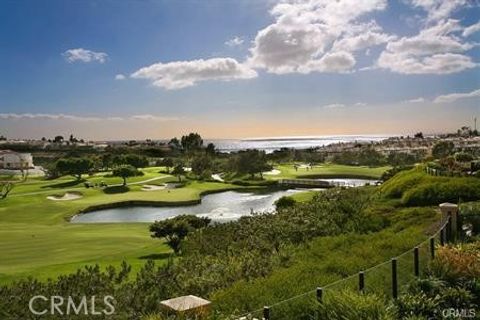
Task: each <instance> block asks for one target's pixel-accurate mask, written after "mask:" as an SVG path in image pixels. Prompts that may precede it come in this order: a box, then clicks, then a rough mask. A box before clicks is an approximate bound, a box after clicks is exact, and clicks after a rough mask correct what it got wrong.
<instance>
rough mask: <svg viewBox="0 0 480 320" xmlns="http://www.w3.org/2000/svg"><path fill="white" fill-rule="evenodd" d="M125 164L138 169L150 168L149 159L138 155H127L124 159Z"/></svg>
mask: <svg viewBox="0 0 480 320" xmlns="http://www.w3.org/2000/svg"><path fill="white" fill-rule="evenodd" d="M123 163H124V164H128V165H131V166H132V167H135V168H137V169H138V168H145V167H148V159H147V158H146V157H141V156H137V155H136V154H129V155H126V156H125V157H124V159H123Z"/></svg>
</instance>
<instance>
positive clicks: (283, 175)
mask: <svg viewBox="0 0 480 320" xmlns="http://www.w3.org/2000/svg"><path fill="white" fill-rule="evenodd" d="M274 167H275V169H276V170H279V171H280V174H276V175H265V178H266V179H271V180H279V179H294V178H367V179H378V178H380V176H381V175H382V173H384V172H385V171H386V170H388V169H390V167H388V166H384V167H365V166H345V165H339V164H329V163H322V164H319V165H315V166H313V167H312V168H308V170H307V168H305V167H298V168H297V170H295V167H294V165H293V164H282V165H276V166H274Z"/></svg>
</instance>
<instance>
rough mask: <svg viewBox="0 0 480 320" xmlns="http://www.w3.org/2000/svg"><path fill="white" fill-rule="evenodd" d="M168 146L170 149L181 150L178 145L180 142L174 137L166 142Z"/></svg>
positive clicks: (180, 146)
mask: <svg viewBox="0 0 480 320" xmlns="http://www.w3.org/2000/svg"><path fill="white" fill-rule="evenodd" d="M168 146H169V147H170V148H172V149H181V148H182V145H181V144H180V141H179V140H178V139H177V138H176V137H175V138H172V139H170V141H169V142H168Z"/></svg>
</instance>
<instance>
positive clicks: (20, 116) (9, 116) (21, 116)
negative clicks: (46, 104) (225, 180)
mask: <svg viewBox="0 0 480 320" xmlns="http://www.w3.org/2000/svg"><path fill="white" fill-rule="evenodd" d="M0 119H3V120H28V119H30V120H35V119H36V120H71V121H87V122H88V121H128V120H149V121H176V120H178V119H179V118H177V117H162V116H154V115H132V116H126V117H89V116H77V115H71V114H63V113H59V114H52V113H0Z"/></svg>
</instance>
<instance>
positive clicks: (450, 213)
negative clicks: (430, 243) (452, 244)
mask: <svg viewBox="0 0 480 320" xmlns="http://www.w3.org/2000/svg"><path fill="white" fill-rule="evenodd" d="M439 207H440V211H441V212H442V220H443V221H446V220H447V219H448V217H450V222H449V227H448V229H447V236H448V241H456V240H457V239H458V233H459V231H461V230H460V227H459V224H460V221H459V215H458V205H456V204H454V203H448V202H446V203H442V204H440V205H439Z"/></svg>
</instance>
